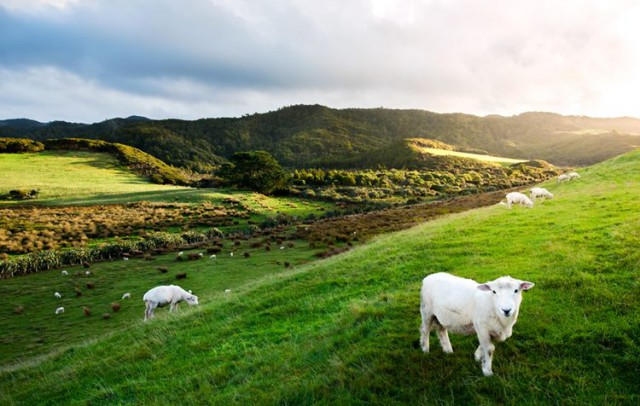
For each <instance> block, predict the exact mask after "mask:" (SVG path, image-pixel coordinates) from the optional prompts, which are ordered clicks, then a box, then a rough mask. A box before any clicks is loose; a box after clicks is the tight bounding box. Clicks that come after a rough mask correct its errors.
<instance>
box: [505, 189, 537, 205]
mask: <svg viewBox="0 0 640 406" xmlns="http://www.w3.org/2000/svg"><path fill="white" fill-rule="evenodd" d="M506 197H507V208H509V209H510V208H511V205H512V204H513V203H517V204H520V205H521V206H527V207H528V208H532V207H533V202H532V201H531V199H529V198H528V197H527V195H525V194H524V193H520V192H511V193H507V196H506Z"/></svg>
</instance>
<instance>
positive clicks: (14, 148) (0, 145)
mask: <svg viewBox="0 0 640 406" xmlns="http://www.w3.org/2000/svg"><path fill="white" fill-rule="evenodd" d="M43 150H44V144H43V143H41V142H38V141H34V140H30V139H26V138H0V153H26V152H40V151H43Z"/></svg>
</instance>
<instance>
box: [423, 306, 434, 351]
mask: <svg viewBox="0 0 640 406" xmlns="http://www.w3.org/2000/svg"><path fill="white" fill-rule="evenodd" d="M420 314H421V315H422V324H421V325H420V347H421V348H422V351H423V352H429V334H431V329H432V328H433V319H434V316H433V314H432V313H431V312H429V311H427V309H426V307H425V306H424V303H421V304H420Z"/></svg>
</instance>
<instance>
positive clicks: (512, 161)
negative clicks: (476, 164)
mask: <svg viewBox="0 0 640 406" xmlns="http://www.w3.org/2000/svg"><path fill="white" fill-rule="evenodd" d="M419 149H420V151H422V152H426V153H428V154H431V155H451V156H457V157H460V158H470V159H476V160H478V161H483V162H496V163H500V164H516V163H519V162H526V159H513V158H505V157H500V156H492V155H483V154H472V153H469V152H459V151H450V150H446V149H439V148H426V147H421V148H419Z"/></svg>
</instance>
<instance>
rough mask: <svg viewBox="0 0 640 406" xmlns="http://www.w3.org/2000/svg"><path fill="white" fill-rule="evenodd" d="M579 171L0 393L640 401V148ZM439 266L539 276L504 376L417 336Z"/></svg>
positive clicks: (167, 398)
mask: <svg viewBox="0 0 640 406" xmlns="http://www.w3.org/2000/svg"><path fill="white" fill-rule="evenodd" d="M581 173H582V175H583V177H582V179H580V180H579V181H574V182H571V183H566V184H562V185H556V184H554V183H548V184H546V185H544V186H546V187H548V188H549V189H550V190H551V191H552V192H554V193H555V195H556V198H555V199H554V200H551V201H546V202H544V203H539V204H537V205H536V206H535V207H534V208H533V209H531V210H527V209H522V208H519V207H517V208H514V209H513V210H506V209H505V208H504V207H502V206H492V207H489V208H485V209H479V210H473V211H470V212H465V213H460V214H455V215H450V216H447V217H444V218H441V219H438V220H435V221H433V222H430V223H427V224H424V225H421V226H418V227H415V228H413V229H410V230H407V231H403V232H399V233H396V234H392V235H388V236H384V237H381V238H378V239H376V240H374V241H373V242H372V243H370V244H367V245H366V246H363V247H360V248H357V249H355V250H353V251H351V252H350V253H348V254H345V255H341V256H339V257H333V258H330V259H328V260H325V261H321V262H317V263H313V264H310V265H306V266H302V267H298V268H295V269H293V270H291V271H287V272H285V273H280V274H279V275H275V276H274V275H272V276H266V277H264V278H261V279H259V280H257V281H254V282H247V283H245V284H242V285H240V286H238V288H237V289H236V291H235V292H234V294H233V295H230V296H223V295H219V294H216V293H215V292H203V295H202V297H203V298H204V300H202V302H203V304H202V306H200V307H199V308H197V309H193V308H192V309H189V310H186V311H181V314H179V315H172V316H166V315H163V317H159V319H158V320H156V321H154V322H151V323H148V324H143V323H141V322H133V323H131V325H130V326H129V327H128V328H126V329H125V330H121V331H119V332H118V331H116V332H114V334H113V335H111V336H109V337H108V338H106V339H103V340H99V341H97V342H86V343H85V344H84V345H82V346H73V347H72V348H69V349H66V350H63V351H61V352H60V353H59V354H56V355H53V356H51V357H50V358H47V359H45V360H43V361H42V362H37V361H36V362H33V363H32V364H25V365H23V366H16V367H12V368H9V369H7V370H5V371H4V372H1V373H0V382H1V383H0V391H1V394H0V402H2V403H5V404H13V403H15V404H34V403H43V402H51V403H74V402H77V403H92V404H114V403H129V402H138V403H175V402H180V403H215V404H228V403H232V404H234V403H235V404H246V403H250V402H252V403H256V402H257V403H262V404H275V403H293V404H308V403H313V402H320V403H324V404H353V403H356V404H357V403H385V404H420V403H422V404H431V403H446V404H452V403H457V404H488V403H504V404H517V403H525V404H531V403H537V404H543V403H567V404H572V403H577V404H593V403H596V404H603V403H621V404H635V403H638V402H639V401H640V385H639V384H638V381H637V376H638V374H639V373H640V344H639V342H640V296H639V295H638V293H637V292H638V288H639V287H640V281H639V279H638V269H639V268H638V267H639V263H640V252H638V250H637V247H638V246H640V210H638V208H639V206H638V202H637V196H638V195H640V183H639V180H640V151H636V152H634V153H631V154H627V155H625V156H622V157H619V158H616V159H614V160H611V161H607V162H605V163H602V164H599V165H596V166H594V167H592V168H588V169H586V170H584V171H581ZM438 271H447V272H453V273H455V274H457V275H461V276H465V277H472V278H475V279H478V280H490V279H493V278H495V277H498V276H500V275H503V274H511V275H512V276H514V277H519V278H522V279H527V280H531V281H533V282H535V283H536V287H535V288H534V289H533V290H532V291H530V292H528V294H527V295H526V297H525V298H524V303H523V305H522V309H521V316H520V320H519V322H518V324H517V325H516V327H515V329H514V335H513V337H511V338H510V339H509V340H508V341H506V342H505V343H500V344H498V345H497V349H496V355H495V358H494V372H495V373H496V376H494V377H492V378H484V377H482V375H481V372H480V368H479V366H478V365H477V364H476V363H475V362H474V360H473V351H474V349H475V347H476V345H477V344H476V340H475V338H474V337H460V336H453V335H452V344H453V346H454V351H456V352H455V353H454V354H452V355H446V354H443V353H442V352H441V350H439V349H434V351H432V353H430V354H428V355H425V354H423V353H421V352H420V351H419V350H417V349H416V348H415V347H414V344H415V341H416V340H417V338H418V326H419V323H420V321H419V312H418V305H419V297H418V291H419V287H420V281H421V279H422V278H423V277H424V276H425V275H427V274H429V273H432V272H438ZM105 272H106V270H105ZM139 312H140V314H141V313H142V306H141V305H140V309H139ZM432 340H436V339H435V337H432ZM436 342H437V341H436ZM434 347H437V345H434Z"/></svg>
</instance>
